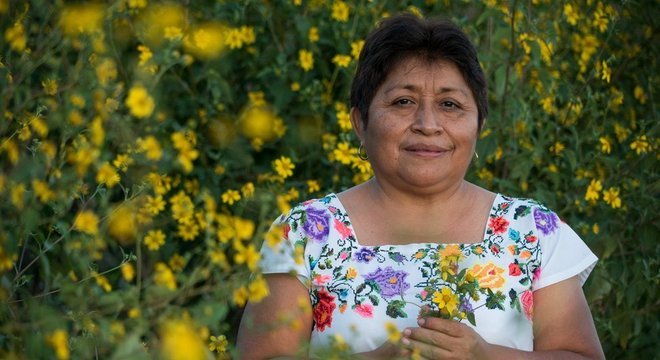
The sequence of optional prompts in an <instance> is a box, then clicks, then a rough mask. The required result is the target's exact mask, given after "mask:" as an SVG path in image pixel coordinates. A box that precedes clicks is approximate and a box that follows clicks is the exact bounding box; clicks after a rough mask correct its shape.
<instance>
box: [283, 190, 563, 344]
mask: <svg viewBox="0 0 660 360" xmlns="http://www.w3.org/2000/svg"><path fill="white" fill-rule="evenodd" d="M280 222H282V223H283V232H284V238H285V239H288V238H291V242H292V244H293V245H294V249H301V250H304V258H305V260H306V265H307V266H308V269H309V271H310V273H309V274H308V275H309V278H310V284H311V287H310V297H311V300H312V306H313V319H314V331H317V332H323V331H326V330H327V329H328V328H331V327H332V325H333V321H338V320H337V319H335V318H336V317H337V316H340V317H351V316H352V317H353V318H354V317H355V316H357V317H358V318H360V319H362V318H369V319H371V318H382V316H387V317H389V318H392V319H399V318H408V317H412V318H413V319H414V316H416V315H417V314H416V313H414V314H411V313H410V312H411V311H413V310H411V309H410V308H409V306H410V304H411V303H412V304H416V305H417V306H421V305H424V304H430V303H433V304H436V305H437V307H438V308H439V309H445V311H449V312H461V313H464V314H467V315H468V317H469V316H472V317H473V318H472V319H470V320H471V321H470V322H471V323H474V321H473V320H474V316H475V315H474V314H477V311H478V310H479V308H481V307H485V308H487V309H494V310H497V311H511V310H514V311H516V312H517V313H518V314H520V315H519V316H522V317H523V318H524V319H528V320H530V321H531V319H532V314H533V293H532V291H533V288H532V286H533V284H534V283H535V282H536V281H537V280H538V277H539V276H540V259H541V248H540V247H539V236H540V235H544V236H545V235H548V234H550V233H552V232H554V231H556V229H557V228H558V227H559V218H558V217H557V215H555V214H554V213H553V212H551V211H549V210H548V209H547V208H545V207H543V206H542V205H540V204H538V203H535V202H533V201H530V200H517V199H512V198H508V197H505V196H501V195H499V196H498V198H497V199H496V201H495V202H494V203H493V207H492V209H491V213H490V214H489V217H488V221H487V223H486V230H485V232H484V239H483V241H482V242H480V243H476V244H446V245H445V244H433V243H424V244H411V245H408V246H389V245H386V246H361V245H360V244H359V243H358V240H357V238H356V236H355V233H354V230H353V228H352V224H351V221H350V219H349V218H348V216H347V214H346V212H345V210H344V209H343V206H342V205H341V203H340V202H339V200H338V199H337V197H336V195H334V194H331V195H328V196H326V197H324V198H322V199H319V200H312V201H307V202H305V203H303V204H301V205H299V206H297V207H295V208H294V209H293V210H292V211H291V212H290V213H289V214H288V216H287V217H286V218H282V219H281V220H280ZM308 240H311V241H309V242H308ZM296 251H297V250H296ZM450 259H453V261H448V260H450ZM443 264H444V265H443ZM448 264H449V265H451V266H449V265H448ZM448 275H450V276H458V275H460V276H461V277H463V276H467V278H469V279H476V283H477V284H478V286H479V288H481V290H479V293H481V294H484V295H485V296H484V297H483V298H480V297H479V294H477V293H475V294H474V295H470V296H467V297H465V296H460V297H459V296H457V295H456V293H455V289H452V288H451V284H448V283H446V282H444V281H443V280H446V279H447V276H448ZM470 281H472V280H470ZM475 286H476V285H475ZM507 299H508V302H507ZM507 303H508V306H507ZM347 309H351V310H352V311H346V310H347ZM507 309H508V310H507ZM335 310H338V311H337V312H335ZM351 314H353V315H351ZM352 321H353V320H352Z"/></svg>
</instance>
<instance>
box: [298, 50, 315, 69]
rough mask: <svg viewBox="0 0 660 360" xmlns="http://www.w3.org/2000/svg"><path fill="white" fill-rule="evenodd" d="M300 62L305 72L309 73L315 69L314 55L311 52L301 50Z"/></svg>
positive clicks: (299, 54)
mask: <svg viewBox="0 0 660 360" xmlns="http://www.w3.org/2000/svg"><path fill="white" fill-rule="evenodd" d="M298 61H299V63H300V67H301V68H302V69H303V70H304V71H309V70H312V69H313V68H314V55H312V52H311V51H309V50H305V49H303V50H300V51H299V52H298Z"/></svg>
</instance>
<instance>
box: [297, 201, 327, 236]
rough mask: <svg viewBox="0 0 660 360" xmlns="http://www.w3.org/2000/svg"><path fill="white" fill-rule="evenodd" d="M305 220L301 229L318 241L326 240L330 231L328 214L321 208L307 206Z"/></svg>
mask: <svg viewBox="0 0 660 360" xmlns="http://www.w3.org/2000/svg"><path fill="white" fill-rule="evenodd" d="M306 213H307V221H305V223H304V224H303V229H305V232H306V233H307V235H309V237H310V238H312V239H314V240H316V241H318V242H326V241H327V240H328V233H329V232H330V215H329V214H328V213H327V212H325V211H324V210H322V209H315V208H313V207H310V208H307V211H306Z"/></svg>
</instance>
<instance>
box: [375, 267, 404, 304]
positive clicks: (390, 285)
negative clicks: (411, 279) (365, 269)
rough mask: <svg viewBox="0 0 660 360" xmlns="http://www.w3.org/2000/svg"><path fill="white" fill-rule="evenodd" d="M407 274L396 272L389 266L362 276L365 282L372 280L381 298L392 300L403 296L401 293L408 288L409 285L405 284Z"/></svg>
mask: <svg viewBox="0 0 660 360" xmlns="http://www.w3.org/2000/svg"><path fill="white" fill-rule="evenodd" d="M406 276H408V273H406V272H405V271H396V270H394V269H392V267H391V266H388V267H386V268H385V270H383V269H381V268H380V267H379V268H378V269H377V270H376V271H374V272H372V273H371V274H367V275H365V276H364V278H365V279H367V280H372V281H374V282H376V283H377V284H378V286H379V287H380V295H381V296H382V297H383V298H386V299H388V298H392V297H394V296H398V295H403V293H404V292H405V291H406V290H408V288H410V284H408V283H407V282H406Z"/></svg>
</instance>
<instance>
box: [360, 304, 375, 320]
mask: <svg viewBox="0 0 660 360" xmlns="http://www.w3.org/2000/svg"><path fill="white" fill-rule="evenodd" d="M355 312H356V313H358V314H360V316H362V317H364V318H372V317H374V307H373V305H371V304H359V305H357V306H355Z"/></svg>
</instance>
